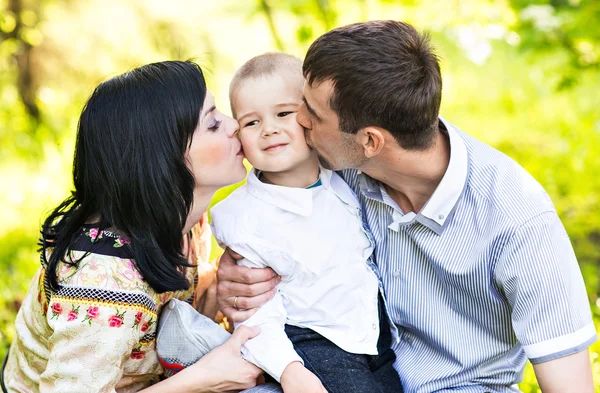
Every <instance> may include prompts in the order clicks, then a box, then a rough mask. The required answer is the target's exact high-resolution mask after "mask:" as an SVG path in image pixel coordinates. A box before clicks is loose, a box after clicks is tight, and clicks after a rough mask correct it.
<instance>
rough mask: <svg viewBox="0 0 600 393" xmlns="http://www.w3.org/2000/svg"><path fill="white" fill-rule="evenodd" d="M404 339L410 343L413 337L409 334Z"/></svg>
mask: <svg viewBox="0 0 600 393" xmlns="http://www.w3.org/2000/svg"><path fill="white" fill-rule="evenodd" d="M405 340H406V342H407V343H409V344H412V343H413V341H414V339H413V338H412V337H411V336H407V337H406V339H405Z"/></svg>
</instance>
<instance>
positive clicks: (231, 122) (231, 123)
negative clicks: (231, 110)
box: [227, 117, 240, 138]
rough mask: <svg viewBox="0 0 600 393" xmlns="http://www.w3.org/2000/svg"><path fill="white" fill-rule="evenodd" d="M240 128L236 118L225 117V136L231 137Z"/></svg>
mask: <svg viewBox="0 0 600 393" xmlns="http://www.w3.org/2000/svg"><path fill="white" fill-rule="evenodd" d="M239 130H240V124H239V123H238V122H237V120H235V119H232V118H231V117H228V118H227V136H228V137H230V138H233V137H235V136H236V135H237V133H238V131H239Z"/></svg>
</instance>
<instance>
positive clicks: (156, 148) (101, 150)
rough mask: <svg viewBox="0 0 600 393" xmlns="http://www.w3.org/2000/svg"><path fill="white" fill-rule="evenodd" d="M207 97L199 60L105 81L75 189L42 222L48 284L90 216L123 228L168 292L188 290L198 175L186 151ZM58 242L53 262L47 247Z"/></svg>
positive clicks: (143, 265)
mask: <svg viewBox="0 0 600 393" xmlns="http://www.w3.org/2000/svg"><path fill="white" fill-rule="evenodd" d="M205 97H206V83H205V81H204V76H203V74H202V70H201V69H200V67H199V66H198V65H197V64H195V63H192V62H182V61H165V62H160V63H153V64H148V65H145V66H142V67H139V68H136V69H134V70H132V71H130V72H127V73H125V74H123V75H119V76H117V77H114V78H112V79H109V80H107V81H105V82H103V83H101V84H100V85H99V86H98V87H97V88H96V89H95V90H94V92H93V93H92V95H91V97H90V98H89V100H88V101H87V103H86V104H85V107H84V109H83V112H82V113H81V117H80V118H79V125H78V132H77V142H76V145H75V157H74V160H73V183H74V186H75V190H74V191H73V192H72V194H71V196H70V197H69V198H67V199H66V200H64V201H63V202H62V203H61V204H60V205H58V207H56V208H55V209H54V211H52V213H51V214H50V215H49V217H48V218H47V219H46V220H45V222H44V224H43V226H42V230H41V239H40V246H41V250H40V251H41V252H42V260H43V262H44V263H45V265H46V269H47V275H46V277H47V280H48V284H49V285H50V287H51V288H52V289H53V290H56V289H58V287H59V285H58V277H57V267H58V265H59V263H60V262H61V261H62V262H64V263H68V264H77V263H78V262H79V260H77V261H73V260H71V259H70V258H66V256H67V254H70V252H69V249H70V246H71V245H72V244H73V243H74V242H75V241H76V240H77V238H78V236H80V235H81V233H82V230H81V229H82V227H83V226H84V225H85V224H86V222H87V221H88V220H90V219H93V220H94V221H95V225H97V226H98V227H99V229H100V230H102V229H106V228H110V229H114V230H116V231H119V232H122V233H123V234H125V235H126V236H127V237H128V238H129V240H130V242H131V243H130V244H128V245H125V247H130V250H131V252H132V253H133V256H134V260H135V263H136V265H137V268H138V269H139V270H140V272H141V274H142V276H143V277H144V279H145V280H146V281H147V282H148V283H149V284H150V286H152V288H153V289H154V290H155V291H157V292H159V293H161V292H165V291H173V290H180V289H187V288H189V283H188V281H187V280H186V279H185V277H184V275H183V272H182V271H181V267H182V266H190V265H189V264H188V263H187V261H186V259H185V258H184V256H183V254H182V243H183V235H182V230H183V227H184V225H185V222H186V219H187V216H188V213H189V211H190V208H191V205H192V201H193V191H194V186H195V184H194V177H193V174H192V173H191V172H190V170H189V169H188V166H187V165H186V158H185V154H186V150H187V149H188V147H189V145H190V143H191V139H192V135H193V133H194V130H195V129H196V126H197V124H198V119H199V116H200V111H201V109H202V105H203V103H204V98H205ZM49 248H52V250H51V253H49V254H50V255H49V259H47V254H46V252H47V250H48V249H49Z"/></svg>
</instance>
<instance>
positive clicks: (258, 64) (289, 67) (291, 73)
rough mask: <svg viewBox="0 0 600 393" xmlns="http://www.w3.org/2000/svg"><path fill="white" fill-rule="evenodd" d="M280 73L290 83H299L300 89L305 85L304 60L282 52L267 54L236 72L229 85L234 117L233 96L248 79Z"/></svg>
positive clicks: (248, 62) (257, 57)
mask: <svg viewBox="0 0 600 393" xmlns="http://www.w3.org/2000/svg"><path fill="white" fill-rule="evenodd" d="M278 73H285V74H286V75H285V76H286V80H289V81H290V83H297V84H298V88H299V89H300V90H301V89H302V86H303V84H304V76H303V75H302V60H300V59H299V58H297V57H295V56H292V55H288V54H287V53H281V52H267V53H264V54H262V55H258V56H255V57H253V58H251V59H250V60H248V61H247V62H245V63H244V64H243V65H242V66H241V67H240V68H239V69H238V70H237V71H236V72H235V74H234V75H233V79H232V80H231V83H230V84H229V103H230V105H231V112H232V114H233V116H234V117H235V109H234V108H233V96H234V94H235V93H236V92H237V90H238V89H239V87H240V86H241V84H242V83H243V82H244V81H245V80H246V79H252V78H260V77H262V76H270V75H273V74H278Z"/></svg>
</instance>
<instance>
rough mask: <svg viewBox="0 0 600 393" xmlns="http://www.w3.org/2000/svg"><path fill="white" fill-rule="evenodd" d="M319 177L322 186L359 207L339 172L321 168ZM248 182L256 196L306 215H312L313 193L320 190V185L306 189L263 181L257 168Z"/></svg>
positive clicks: (250, 191)
mask: <svg viewBox="0 0 600 393" xmlns="http://www.w3.org/2000/svg"><path fill="white" fill-rule="evenodd" d="M319 177H320V179H321V183H322V185H321V187H324V188H326V189H332V190H333V191H334V193H335V194H336V195H337V197H338V198H340V199H341V200H342V201H343V202H345V203H346V204H348V205H352V206H354V207H358V201H357V200H356V198H355V197H354V195H353V194H352V191H351V190H350V188H349V187H348V186H347V185H346V184H345V183H343V182H344V181H343V180H342V178H340V177H339V176H338V175H337V174H334V173H333V172H332V171H330V170H328V169H325V168H321V171H320V175H319ZM340 182H341V183H340ZM246 184H247V188H248V193H250V194H251V195H252V196H254V197H255V198H257V199H260V200H261V201H263V202H265V203H268V204H270V205H273V206H276V207H278V208H280V209H282V210H285V211H289V212H291V213H294V214H298V215H300V216H304V217H308V216H310V215H311V213H312V208H313V193H315V192H319V190H318V188H319V187H316V188H312V189H306V188H296V187H283V186H278V185H275V184H267V183H263V182H261V181H260V180H259V179H258V177H257V170H256V169H252V170H251V171H250V173H249V174H248V179H247V180H246Z"/></svg>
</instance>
